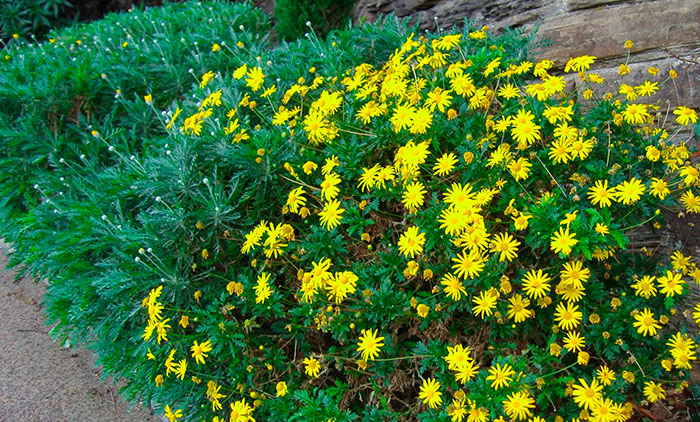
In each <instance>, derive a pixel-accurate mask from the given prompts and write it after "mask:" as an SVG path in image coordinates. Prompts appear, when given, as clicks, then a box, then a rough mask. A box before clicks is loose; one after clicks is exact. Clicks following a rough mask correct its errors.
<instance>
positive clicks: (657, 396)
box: [644, 381, 666, 403]
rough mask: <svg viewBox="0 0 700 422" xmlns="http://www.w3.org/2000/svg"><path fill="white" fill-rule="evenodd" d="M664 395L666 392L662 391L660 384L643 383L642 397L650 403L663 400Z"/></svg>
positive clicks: (652, 382)
mask: <svg viewBox="0 0 700 422" xmlns="http://www.w3.org/2000/svg"><path fill="white" fill-rule="evenodd" d="M665 393H666V391H664V389H663V388H662V386H661V384H657V383H655V382H654V381H647V382H645V383H644V397H646V399H647V400H649V402H651V403H655V402H657V401H658V400H663V399H665V398H666V395H665Z"/></svg>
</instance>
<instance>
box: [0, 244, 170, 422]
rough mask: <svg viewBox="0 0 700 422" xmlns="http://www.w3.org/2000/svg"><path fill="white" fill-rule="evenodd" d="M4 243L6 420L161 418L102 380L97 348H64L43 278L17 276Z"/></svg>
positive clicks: (1, 322) (0, 324)
mask: <svg viewBox="0 0 700 422" xmlns="http://www.w3.org/2000/svg"><path fill="white" fill-rule="evenodd" d="M6 246H7V245H2V244H0V348H1V349H0V422H20V421H21V422H112V421H114V422H117V421H119V422H155V421H159V420H161V419H160V418H154V417H153V416H152V415H151V413H150V412H149V411H148V410H146V409H145V408H143V407H142V406H140V405H139V406H138V407H134V408H133V409H131V410H129V405H128V404H125V403H124V402H123V401H122V400H121V398H120V397H119V394H118V388H117V387H116V386H115V385H114V383H112V382H103V383H101V382H100V371H99V369H96V368H95V367H94V358H93V356H92V352H90V351H88V350H79V349H75V348H72V347H71V348H64V347H62V346H61V345H60V344H58V343H56V342H54V340H53V339H52V338H51V337H50V336H49V334H48V332H49V328H50V327H48V326H47V325H46V324H45V318H44V315H43V313H42V309H41V305H40V304H41V298H42V296H43V295H44V291H45V286H44V284H43V283H35V282H34V281H33V280H30V279H26V278H24V279H21V280H19V281H18V282H15V281H14V274H13V273H12V272H9V271H6V270H5V263H6V262H7V258H6V257H5V253H4V252H5V248H6Z"/></svg>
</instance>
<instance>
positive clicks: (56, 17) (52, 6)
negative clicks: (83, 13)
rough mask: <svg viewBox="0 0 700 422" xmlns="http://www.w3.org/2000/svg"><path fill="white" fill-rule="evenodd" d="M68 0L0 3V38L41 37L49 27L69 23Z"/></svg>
mask: <svg viewBox="0 0 700 422" xmlns="http://www.w3.org/2000/svg"><path fill="white" fill-rule="evenodd" d="M71 8H73V5H72V4H71V2H70V1H69V0H6V1H3V2H2V4H0V39H2V40H8V39H10V38H12V37H13V36H15V37H22V38H32V37H36V38H38V39H41V38H43V37H44V36H45V35H46V34H47V33H48V32H49V31H50V30H51V29H54V28H60V27H62V26H66V25H69V24H71V23H72V22H73V21H72V20H71V19H68V18H66V17H65V12H66V11H67V10H70V9H71Z"/></svg>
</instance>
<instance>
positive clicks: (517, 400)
mask: <svg viewBox="0 0 700 422" xmlns="http://www.w3.org/2000/svg"><path fill="white" fill-rule="evenodd" d="M534 407H535V399H533V398H532V397H530V394H529V393H528V392H527V391H525V390H523V391H518V392H516V393H513V394H511V395H509V396H506V399H505V400H503V410H505V412H506V414H508V417H510V418H511V419H515V420H518V421H520V420H523V419H527V418H529V417H530V416H532V411H531V410H530V409H532V408H534Z"/></svg>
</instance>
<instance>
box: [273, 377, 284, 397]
mask: <svg viewBox="0 0 700 422" xmlns="http://www.w3.org/2000/svg"><path fill="white" fill-rule="evenodd" d="M275 390H276V391H277V397H284V396H285V395H287V383H286V382H284V381H280V382H278V383H277V385H275Z"/></svg>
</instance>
